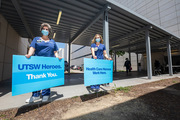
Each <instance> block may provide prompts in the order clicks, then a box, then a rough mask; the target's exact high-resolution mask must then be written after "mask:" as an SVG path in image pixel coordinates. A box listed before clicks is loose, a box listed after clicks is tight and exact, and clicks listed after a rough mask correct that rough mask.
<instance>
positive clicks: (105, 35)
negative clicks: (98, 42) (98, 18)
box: [103, 10, 109, 57]
mask: <svg viewBox="0 0 180 120" xmlns="http://www.w3.org/2000/svg"><path fill="white" fill-rule="evenodd" d="M103 39H104V44H105V47H106V52H107V55H108V57H109V22H108V11H107V10H106V11H104V21H103Z"/></svg>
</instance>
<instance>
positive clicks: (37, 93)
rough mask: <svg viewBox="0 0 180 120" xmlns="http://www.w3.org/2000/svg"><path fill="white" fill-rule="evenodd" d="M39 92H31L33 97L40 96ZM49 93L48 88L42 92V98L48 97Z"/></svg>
mask: <svg viewBox="0 0 180 120" xmlns="http://www.w3.org/2000/svg"><path fill="white" fill-rule="evenodd" d="M40 92H41V91H40V90H39V91H35V92H32V96H33V97H39V96H40ZM50 93H51V91H50V88H48V89H44V90H42V96H49V95H50Z"/></svg>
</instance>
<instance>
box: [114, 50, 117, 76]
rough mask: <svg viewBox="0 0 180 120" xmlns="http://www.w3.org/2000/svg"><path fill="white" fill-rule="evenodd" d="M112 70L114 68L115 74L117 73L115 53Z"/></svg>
mask: <svg viewBox="0 0 180 120" xmlns="http://www.w3.org/2000/svg"><path fill="white" fill-rule="evenodd" d="M114 68H115V72H117V67H116V51H115V53H114Z"/></svg>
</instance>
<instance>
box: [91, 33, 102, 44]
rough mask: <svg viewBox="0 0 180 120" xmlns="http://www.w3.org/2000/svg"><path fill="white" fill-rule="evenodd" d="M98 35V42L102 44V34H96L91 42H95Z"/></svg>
mask: <svg viewBox="0 0 180 120" xmlns="http://www.w3.org/2000/svg"><path fill="white" fill-rule="evenodd" d="M97 35H99V37H100V43H101V44H103V39H102V36H101V35H100V34H96V35H95V36H94V38H93V40H92V43H96V36H97Z"/></svg>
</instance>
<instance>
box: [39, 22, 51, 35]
mask: <svg viewBox="0 0 180 120" xmlns="http://www.w3.org/2000/svg"><path fill="white" fill-rule="evenodd" d="M44 26H46V27H48V29H49V35H50V34H51V33H52V28H51V26H50V25H49V24H48V23H42V24H41V27H40V31H42V29H43V27H44Z"/></svg>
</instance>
